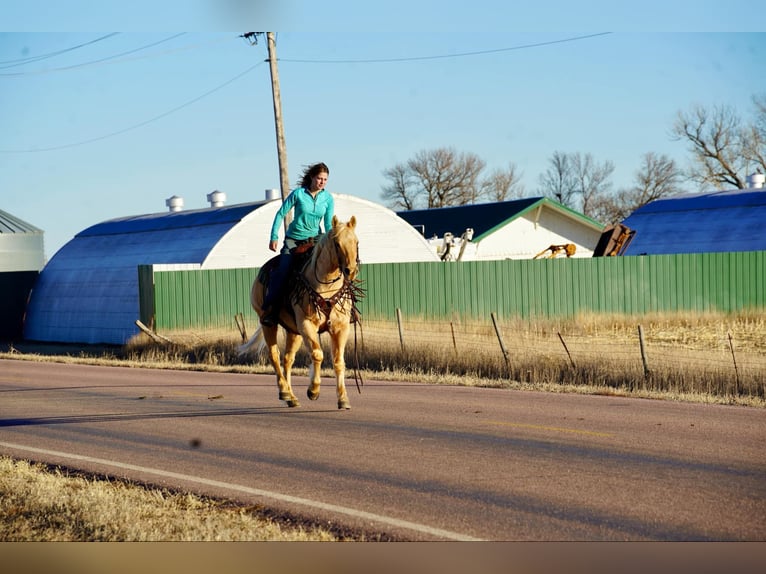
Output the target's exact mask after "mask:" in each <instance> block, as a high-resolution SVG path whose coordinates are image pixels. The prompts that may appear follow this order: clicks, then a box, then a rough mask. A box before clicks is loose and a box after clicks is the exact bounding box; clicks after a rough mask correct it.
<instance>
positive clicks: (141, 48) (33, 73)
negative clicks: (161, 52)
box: [0, 32, 186, 76]
mask: <svg viewBox="0 0 766 574" xmlns="http://www.w3.org/2000/svg"><path fill="white" fill-rule="evenodd" d="M184 34H186V32H181V33H179V34H174V35H173V36H169V37H167V38H164V39H163V40H159V41H157V42H152V43H151V44H146V45H145V46H141V47H139V48H134V49H132V50H128V51H127V52H121V53H119V54H114V55H112V56H107V57H105V58H100V59H98V60H91V61H89V62H82V63H80V64H73V65H71V66H63V67H60V68H50V69H48V70H37V71H32V72H9V73H0V76H29V75H35V74H49V73H51V72H61V71H63V70H73V69H76V68H84V67H86V66H92V65H95V64H102V63H104V62H107V61H110V60H115V59H116V58H120V57H122V56H128V55H130V54H135V53H136V52H140V51H142V50H146V49H148V48H152V47H154V46H157V45H159V44H163V43H165V42H169V41H170V40H174V39H175V38H178V37H179V36H183V35H184ZM153 55H155V56H156V55H157V54H153ZM153 55H152V54H150V55H147V56H145V57H150V56H153ZM7 67H9V68H10V67H13V66H7ZM0 69H4V68H0Z"/></svg>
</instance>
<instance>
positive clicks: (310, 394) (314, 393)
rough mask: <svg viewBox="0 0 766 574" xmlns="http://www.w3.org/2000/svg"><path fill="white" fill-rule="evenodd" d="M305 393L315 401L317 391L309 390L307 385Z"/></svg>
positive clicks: (317, 396) (317, 394) (317, 395)
mask: <svg viewBox="0 0 766 574" xmlns="http://www.w3.org/2000/svg"><path fill="white" fill-rule="evenodd" d="M306 395H308V397H309V399H310V400H312V401H315V400H317V399H318V398H319V391H316V392H314V391H312V390H311V387H309V388H308V390H307V391H306Z"/></svg>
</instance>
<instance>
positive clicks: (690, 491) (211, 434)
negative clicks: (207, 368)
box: [0, 360, 766, 541]
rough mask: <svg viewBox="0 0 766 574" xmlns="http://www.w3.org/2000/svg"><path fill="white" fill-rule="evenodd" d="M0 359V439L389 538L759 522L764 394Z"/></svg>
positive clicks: (4, 445) (738, 537)
mask: <svg viewBox="0 0 766 574" xmlns="http://www.w3.org/2000/svg"><path fill="white" fill-rule="evenodd" d="M294 383H295V384H294V387H295V389H296V394H298V395H299V397H300V398H301V407H300V408H296V409H291V408H288V407H286V406H284V404H283V403H282V402H280V401H279V400H278V399H277V388H276V384H275V382H274V377H273V376H270V375H269V376H265V375H263V376H261V375H244V374H230V373H204V372H187V371H168V370H152V369H130V368H122V367H96V366H84V365H65V364H57V363H34V362H27V361H13V360H0V454H6V455H11V456H14V457H17V458H24V459H29V460H35V461H45V462H49V463H54V464H62V465H65V466H67V467H70V468H78V469H82V470H85V471H88V472H97V473H104V474H108V475H110V476H117V477H129V478H131V479H134V480H139V481H144V482H148V483H151V484H156V485H163V486H169V487H174V488H181V489H186V490H192V491H194V492H198V493H201V494H208V495H215V496H225V497H229V498H234V499H237V500H240V501H242V502H244V503H247V504H255V505H261V506H264V507H267V508H270V509H274V510H275V511H276V512H288V513H291V514H294V515H298V516H301V517H310V518H312V519H317V520H320V521H322V522H325V523H330V524H333V525H335V526H338V527H341V528H349V529H357V530H360V531H364V532H368V533H380V534H381V535H382V536H383V537H391V538H394V539H399V540H472V539H481V540H504V541H552V540H553V541H584V540H589V541H595V540H598V541H612V540H628V541H638V540H662V541H668V540H673V541H710V540H715V541H764V540H766V447H765V442H766V440H765V439H766V410H764V409H756V408H746V407H729V406H718V405H698V404H686V403H673V402H666V401H652V400H644V399H627V398H620V397H607V396H584V395H573V394H551V393H538V392H517V391H508V390H499V389H479V388H468V387H455V386H442V385H426V384H416V383H396V382H382V381H365V385H364V387H363V388H362V393H361V394H358V393H357V391H356V387H355V385H354V383H353V380H351V381H349V384H348V388H349V396H350V399H351V403H352V409H351V410H350V411H345V410H344V411H339V410H338V409H337V408H336V398H335V389H334V385H333V384H332V381H331V380H330V379H327V378H325V379H323V386H322V394H321V396H320V398H319V400H318V401H316V402H311V401H309V400H308V399H306V398H305V391H306V383H307V381H306V379H305V378H303V377H296V378H295V381H294Z"/></svg>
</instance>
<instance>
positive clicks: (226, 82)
mask: <svg viewBox="0 0 766 574" xmlns="http://www.w3.org/2000/svg"><path fill="white" fill-rule="evenodd" d="M263 64H264V62H258V63H257V64H254V65H252V66H250V67H249V68H247V69H246V70H244V71H242V72H240V73H239V74H237V75H236V76H234V77H233V78H231V79H229V80H227V81H225V82H224V83H222V84H220V85H218V86H216V87H215V88H213V89H211V90H208V91H207V92H205V93H204V94H201V95H199V96H197V97H196V98H193V99H191V100H189V101H187V102H185V103H183V104H181V105H180V106H176V107H175V108H173V109H171V110H168V111H166V112H163V113H161V114H159V115H157V116H154V117H153V118H149V119H148V120H145V121H143V122H141V123H138V124H135V125H132V126H130V127H127V128H124V129H121V130H117V131H115V132H111V133H108V134H105V135H102V136H98V137H95V138H90V139H87V140H82V141H78V142H74V143H69V144H63V145H58V146H50V147H44V148H35V149H25V150H5V149H0V153H36V152H42V151H54V150H60V149H66V148H70V147H76V146H81V145H85V144H89V143H93V142H97V141H101V140H105V139H107V138H110V137H114V136H117V135H120V134H124V133H126V132H129V131H132V130H135V129H138V128H140V127H143V126H145V125H147V124H150V123H152V122H155V121H157V120H160V119H162V118H164V117H167V116H169V115H170V114H172V113H175V112H177V111H179V110H182V109H183V108H186V107H188V106H190V105H191V104H193V103H195V102H198V101H200V100H201V99H203V98H205V97H207V96H209V95H210V94H213V93H214V92H217V91H218V90H220V89H222V88H224V87H226V86H228V85H229V84H231V83H232V82H234V81H236V80H238V79H239V78H241V77H242V76H244V75H245V74H248V73H249V72H251V71H253V70H254V69H255V68H257V67H258V66H261V65H263Z"/></svg>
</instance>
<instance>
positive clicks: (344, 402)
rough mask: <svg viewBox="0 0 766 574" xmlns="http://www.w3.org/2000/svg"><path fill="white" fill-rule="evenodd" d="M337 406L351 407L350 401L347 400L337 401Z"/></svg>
mask: <svg viewBox="0 0 766 574" xmlns="http://www.w3.org/2000/svg"><path fill="white" fill-rule="evenodd" d="M338 408H339V409H346V410H349V409H351V403H350V402H348V401H338Z"/></svg>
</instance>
